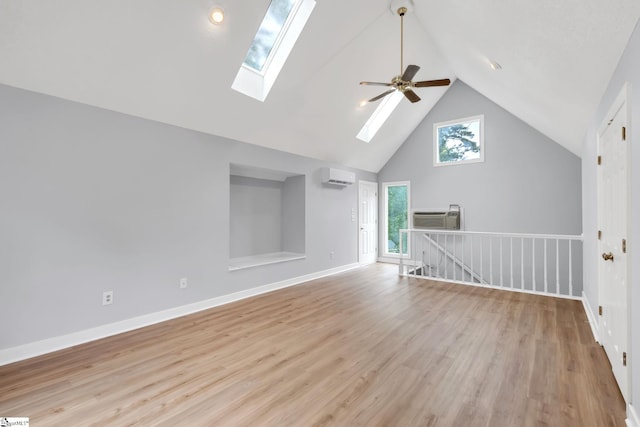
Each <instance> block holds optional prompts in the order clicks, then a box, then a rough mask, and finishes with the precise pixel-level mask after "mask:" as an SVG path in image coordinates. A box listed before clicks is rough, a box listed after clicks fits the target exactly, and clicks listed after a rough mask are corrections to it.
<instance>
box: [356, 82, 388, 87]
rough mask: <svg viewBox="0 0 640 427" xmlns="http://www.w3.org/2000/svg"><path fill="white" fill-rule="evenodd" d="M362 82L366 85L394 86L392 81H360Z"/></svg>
mask: <svg viewBox="0 0 640 427" xmlns="http://www.w3.org/2000/svg"><path fill="white" fill-rule="evenodd" d="M360 84H361V85H365V86H393V84H392V83H380V82H360Z"/></svg>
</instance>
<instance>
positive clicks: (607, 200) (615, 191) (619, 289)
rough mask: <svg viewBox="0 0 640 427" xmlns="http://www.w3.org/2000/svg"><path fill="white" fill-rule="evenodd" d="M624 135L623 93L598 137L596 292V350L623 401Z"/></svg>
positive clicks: (625, 343)
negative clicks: (608, 366) (598, 313)
mask: <svg viewBox="0 0 640 427" xmlns="http://www.w3.org/2000/svg"><path fill="white" fill-rule="evenodd" d="M628 133H629V130H628V128H627V101H626V90H624V91H623V93H622V94H621V96H620V97H619V98H618V100H617V101H616V103H615V104H614V106H613V108H612V109H611V114H609V116H608V118H607V121H606V123H604V124H603V127H602V128H601V131H600V133H599V135H598V152H599V157H598V163H599V166H598V212H599V215H598V228H599V238H600V239H599V249H600V251H599V252H600V255H599V258H598V264H599V268H598V279H599V283H598V288H599V298H600V305H601V307H602V309H601V310H602V311H601V317H600V319H601V320H600V327H601V328H600V330H601V332H602V333H601V334H600V335H601V340H602V345H603V346H604V349H605V351H606V353H607V356H608V357H609V360H610V361H611V367H612V369H613V373H614V375H615V377H616V380H617V381H618V385H619V387H620V391H621V392H622V395H623V396H624V398H625V400H626V401H627V402H628V401H629V400H628V397H629V392H628V386H629V385H628V376H629V373H628V370H627V366H626V364H627V362H626V358H627V357H626V352H627V348H628V329H629V324H628V321H629V315H628V307H627V301H628V289H627V287H628V270H627V253H626V252H627V248H626V239H627V219H628V218H627V216H628V163H627V162H628V140H629V138H628Z"/></svg>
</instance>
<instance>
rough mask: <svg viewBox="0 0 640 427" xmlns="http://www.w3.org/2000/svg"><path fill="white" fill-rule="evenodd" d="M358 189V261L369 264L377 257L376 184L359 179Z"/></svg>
mask: <svg viewBox="0 0 640 427" xmlns="http://www.w3.org/2000/svg"><path fill="white" fill-rule="evenodd" d="M358 191H359V196H358V200H359V203H358V217H359V220H358V227H359V238H358V247H359V248H360V249H359V251H360V255H359V257H358V261H359V262H360V264H371V263H374V262H376V260H377V259H378V184H377V183H376V182H369V181H360V183H359V190H358Z"/></svg>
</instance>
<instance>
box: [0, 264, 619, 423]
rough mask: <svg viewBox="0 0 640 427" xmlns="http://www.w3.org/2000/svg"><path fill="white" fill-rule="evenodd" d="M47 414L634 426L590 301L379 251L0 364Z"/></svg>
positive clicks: (10, 401)
mask: <svg viewBox="0 0 640 427" xmlns="http://www.w3.org/2000/svg"><path fill="white" fill-rule="evenodd" d="M0 416H28V417H30V420H31V425H33V426H87V425H98V426H126V425H144V426H147V425H167V426H177V425H189V426H329V425H332V426H357V425H360V426H464V427H469V426H490V427H499V426H508V427H520V426H572V427H573V426H580V427H591V426H593V427H600V426H621V427H622V426H624V425H625V424H624V418H625V407H624V403H623V400H622V397H621V395H620V393H619V391H618V389H617V387H616V385H615V383H614V379H613V375H612V374H611V370H610V366H609V364H608V362H607V359H606V357H605V355H604V352H603V350H602V348H601V347H600V346H598V345H597V344H596V343H595V342H594V341H593V337H592V335H591V332H590V329H589V325H588V323H587V320H586V317H585V315H584V312H583V310H582V306H581V304H580V303H579V302H577V301H568V300H560V299H554V298H550V297H541V296H532V295H524V294H517V293H511V292H505V291H496V290H489V289H480V288H474V287H467V286H462V285H452V284H443V283H436V282H430V281H426V280H420V279H407V278H400V277H398V275H397V267H395V266H390V265H384V264H377V265H373V266H370V267H366V268H362V269H358V270H354V271H351V272H348V273H344V274H340V275H336V276H332V277H329V278H324V279H319V280H315V281H312V282H309V283H308V284H304V285H300V286H296V287H292V288H288V289H284V290H281V291H277V292H273V293H270V294H267V295H263V296H259V297H255V298H252V299H249V300H244V301H240V302H237V303H233V304H230V305H226V306H223V307H218V308H215V309H211V310H208V311H204V312H201V313H197V314H194V315H190V316H187V317H183V318H180V319H176V320H172V321H169V322H165V323H162V324H158V325H155V326H151V327H147V328H144V329H140V330H137V331H133V332H130V333H126V334H122V335H119V336H115V337H111V338H107V339H104V340H100V341H96V342H93V343H89V344H85V345H81V346H78V347H75V348H72V349H68V350H63V351H60V352H57V353H53V354H50V355H45V356H42V357H38V358H35V359H31V360H27V361H24V362H19V363H15V364H12V365H7V366H4V367H0Z"/></svg>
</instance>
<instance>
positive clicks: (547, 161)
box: [378, 80, 582, 247]
mask: <svg viewBox="0 0 640 427" xmlns="http://www.w3.org/2000/svg"><path fill="white" fill-rule="evenodd" d="M480 114H484V126H485V136H484V145H485V161H484V162H483V163H473V164H466V165H457V166H441V167H434V166H433V124H434V123H438V122H444V121H449V120H454V119H458V118H464V117H469V116H475V115H480ZM580 168H581V164H580V159H579V158H578V157H577V156H575V155H574V154H572V153H570V152H569V151H567V150H566V149H564V148H563V147H562V146H560V145H558V144H556V143H555V142H554V141H552V140H550V139H549V138H547V137H545V136H544V135H542V134H540V133H539V132H538V131H536V130H534V129H533V128H531V127H530V126H528V125H527V124H525V123H524V122H522V121H521V120H519V119H518V118H516V117H515V116H513V115H512V114H510V113H509V112H507V111H506V110H504V109H502V108H501V107H499V106H498V105H496V104H495V103H493V102H491V101H490V100H488V99H487V98H486V97H484V96H483V95H481V94H479V93H478V92H476V91H475V90H473V89H472V88H470V87H469V86H467V85H466V84H464V83H463V82H461V81H459V80H458V81H457V82H455V83H454V84H453V86H452V87H451V88H450V89H449V91H448V92H447V93H446V94H445V95H444V96H443V97H442V99H441V100H440V101H439V102H438V104H436V106H435V107H434V108H433V110H431V112H430V113H429V114H428V115H427V117H426V118H425V119H424V120H423V122H422V123H421V124H420V125H419V126H418V127H417V128H416V130H415V131H414V132H413V134H412V135H411V136H410V137H409V138H408V139H407V140H406V141H405V142H404V144H403V145H402V146H401V147H400V148H399V149H398V151H397V152H396V153H395V154H394V155H393V157H392V158H391V159H390V160H389V161H388V162H387V164H386V165H385V166H384V167H383V168H382V170H381V171H380V172H379V173H378V179H379V182H381V183H382V182H388V181H403V180H408V181H411V204H412V208H420V209H422V208H446V207H447V206H449V204H451V203H457V204H459V205H461V206H462V208H463V209H464V223H465V229H466V230H472V231H493V232H518V233H556V234H580V233H581V232H582V223H581V192H580V179H581V175H580ZM382 217H383V212H382V210H381V211H380V218H382ZM382 234H383V233H382V228H381V231H380V236H381V243H380V247H383V245H382Z"/></svg>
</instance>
